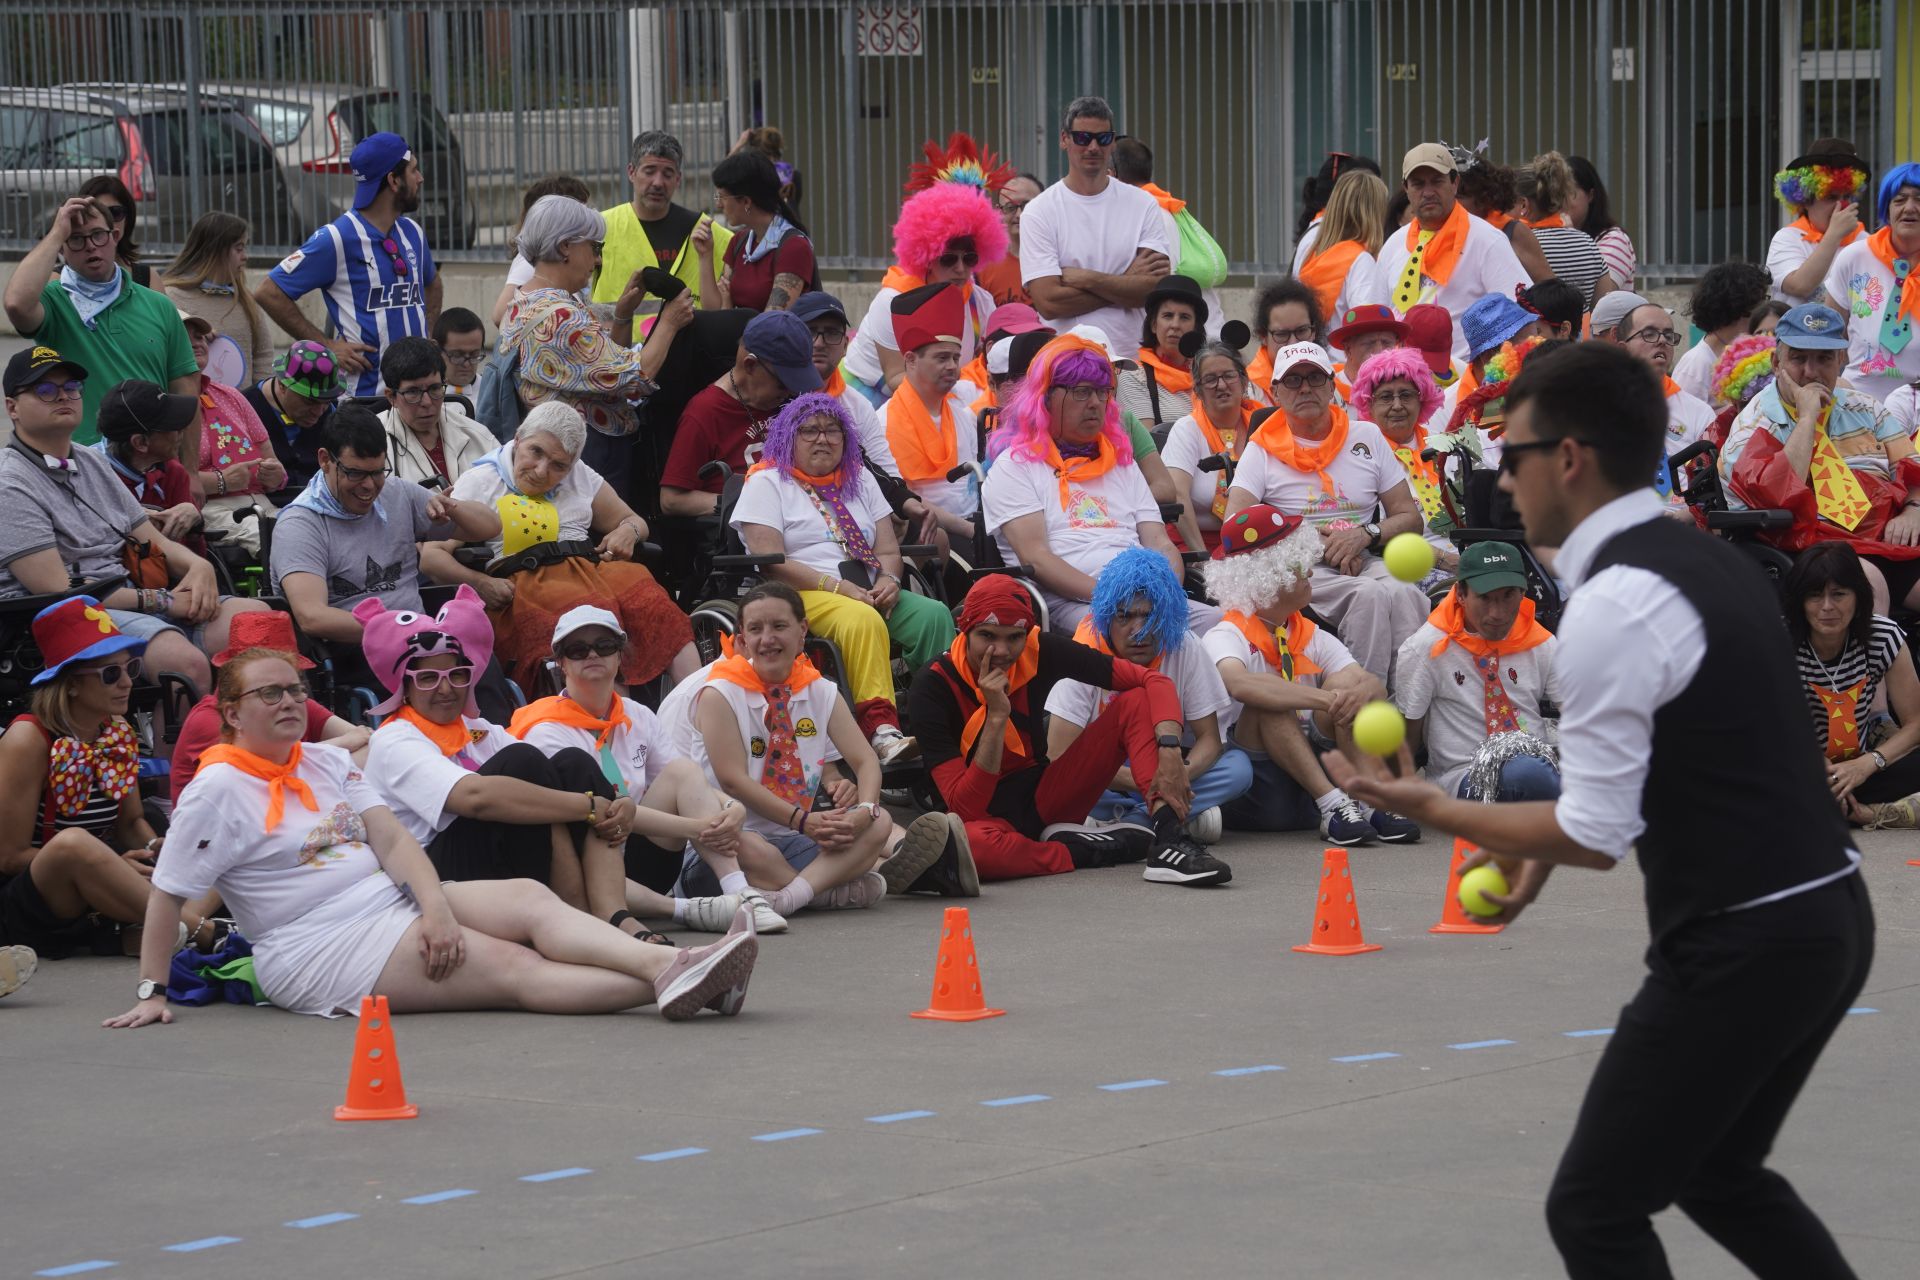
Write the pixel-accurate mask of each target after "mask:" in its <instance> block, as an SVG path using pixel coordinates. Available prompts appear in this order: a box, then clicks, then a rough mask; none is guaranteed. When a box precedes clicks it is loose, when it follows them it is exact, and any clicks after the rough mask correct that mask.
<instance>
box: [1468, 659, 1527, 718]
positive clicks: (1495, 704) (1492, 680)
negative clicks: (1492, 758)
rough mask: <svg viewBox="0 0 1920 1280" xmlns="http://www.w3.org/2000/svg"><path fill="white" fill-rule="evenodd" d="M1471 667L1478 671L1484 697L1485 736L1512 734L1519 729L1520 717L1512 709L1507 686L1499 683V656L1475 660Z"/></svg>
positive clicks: (1511, 700)
mask: <svg viewBox="0 0 1920 1280" xmlns="http://www.w3.org/2000/svg"><path fill="white" fill-rule="evenodd" d="M1473 665H1474V666H1475V667H1477V668H1478V669H1479V671H1480V680H1481V682H1482V686H1483V690H1484V694H1485V697H1486V710H1487V736H1488V737H1492V736H1493V735H1494V734H1496V733H1513V732H1514V731H1516V730H1517V729H1519V728H1520V717H1519V715H1518V713H1516V712H1515V711H1514V709H1513V699H1512V698H1510V697H1508V696H1507V686H1506V685H1504V684H1502V683H1501V682H1500V658H1499V656H1498V655H1497V654H1496V655H1493V656H1490V657H1484V658H1475V659H1474V660H1473Z"/></svg>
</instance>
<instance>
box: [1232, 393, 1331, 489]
mask: <svg viewBox="0 0 1920 1280" xmlns="http://www.w3.org/2000/svg"><path fill="white" fill-rule="evenodd" d="M1327 412H1328V413H1330V414H1332V415H1333V429H1332V430H1331V431H1329V432H1327V438H1326V439H1325V440H1320V441H1316V442H1315V443H1313V444H1302V443H1301V442H1300V440H1299V438H1298V437H1297V436H1295V435H1294V434H1293V430H1292V428H1290V427H1288V426H1287V415H1286V413H1285V412H1280V413H1276V414H1274V415H1273V416H1272V417H1270V418H1268V419H1267V420H1266V421H1265V422H1263V423H1261V424H1260V429H1259V430H1258V431H1256V432H1254V433H1253V442H1254V443H1255V444H1257V445H1259V446H1260V447H1261V448H1262V449H1265V450H1266V451H1267V452H1268V453H1270V454H1272V455H1273V459H1274V461H1276V462H1284V463H1286V464H1287V465H1288V466H1289V467H1292V468H1293V469H1294V470H1295V471H1304V472H1306V473H1307V474H1309V475H1312V476H1314V477H1316V478H1317V479H1318V480H1319V481H1320V487H1321V489H1323V490H1325V492H1326V493H1327V495H1328V496H1329V497H1331V496H1333V493H1334V488H1333V477H1332V476H1330V475H1328V474H1327V468H1328V467H1329V466H1331V465H1332V464H1333V460H1334V459H1335V458H1338V457H1339V456H1340V454H1341V451H1342V450H1344V449H1345V448H1346V447H1347V411H1346V410H1345V409H1344V408H1342V407H1341V406H1339V405H1337V404H1332V405H1328V406H1327Z"/></svg>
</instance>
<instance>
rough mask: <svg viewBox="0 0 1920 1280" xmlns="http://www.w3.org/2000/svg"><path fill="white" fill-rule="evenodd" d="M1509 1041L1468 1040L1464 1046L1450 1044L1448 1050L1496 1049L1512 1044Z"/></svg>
mask: <svg viewBox="0 0 1920 1280" xmlns="http://www.w3.org/2000/svg"><path fill="white" fill-rule="evenodd" d="M1512 1043H1513V1041H1511V1040H1469V1041H1467V1042H1466V1043H1465V1044H1450V1045H1448V1046H1447V1048H1449V1049H1496V1048H1498V1047H1499V1046H1501V1045H1503V1044H1512Z"/></svg>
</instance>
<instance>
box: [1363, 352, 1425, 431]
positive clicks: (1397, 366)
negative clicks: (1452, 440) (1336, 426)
mask: <svg viewBox="0 0 1920 1280" xmlns="http://www.w3.org/2000/svg"><path fill="white" fill-rule="evenodd" d="M1400 378H1404V379H1406V380H1407V381H1408V382H1411V383H1412V384H1413V389H1414V390H1415V391H1416V392H1418V393H1419V396H1420V422H1421V424H1422V425H1424V424H1425V423H1426V421H1427V419H1428V418H1431V417H1432V416H1433V411H1434V410H1435V409H1438V408H1439V407H1440V400H1441V395H1440V388H1439V387H1437V386H1435V385H1434V382H1433V370H1431V369H1429V368H1427V359H1426V357H1425V356H1423V355H1421V354H1420V349H1419V348H1418V347H1394V348H1392V349H1391V350H1387V351H1382V352H1381V353H1380V354H1378V355H1374V356H1369V357H1367V362H1366V363H1365V364H1363V365H1361V366H1360V372H1359V373H1357V374H1355V375H1354V379H1353V394H1352V395H1350V396H1348V397H1347V400H1348V402H1349V403H1351V404H1352V405H1353V407H1354V409H1355V410H1356V411H1358V413H1359V414H1360V416H1361V417H1362V418H1365V419H1366V420H1367V421H1368V422H1372V421H1373V393H1374V392H1376V391H1378V390H1379V389H1380V388H1381V387H1382V386H1383V385H1384V384H1386V383H1389V382H1393V381H1395V380H1397V379H1400Z"/></svg>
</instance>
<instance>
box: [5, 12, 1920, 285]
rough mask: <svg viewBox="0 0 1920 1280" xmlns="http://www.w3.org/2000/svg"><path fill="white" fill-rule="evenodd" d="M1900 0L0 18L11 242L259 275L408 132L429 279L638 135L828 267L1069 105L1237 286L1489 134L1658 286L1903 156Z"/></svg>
mask: <svg viewBox="0 0 1920 1280" xmlns="http://www.w3.org/2000/svg"><path fill="white" fill-rule="evenodd" d="M1916 84H1920V0H1691V2H1690V0H936V2H933V3H923V4H895V3H885V2H879V0H874V2H869V3H829V2H826V0H705V2H704V3H691V2H685V0H683V2H680V3H654V4H637V3H636V4H632V5H629V6H626V7H618V6H613V5H608V4H605V3H588V2H587V0H521V2H519V3H514V4H510V5H509V4H502V3H497V2H494V3H488V2H486V0H393V2H390V3H382V4H373V3H367V2H366V0H61V2H60V3H58V4H53V3H49V2H48V0H36V2H34V3H26V2H23V0H0V249H13V250H16V251H17V250H19V249H21V248H24V247H25V246H27V245H28V244H31V243H32V242H33V241H34V240H36V239H37V238H38V237H39V236H40V235H41V234H42V233H43V231H44V228H45V226H46V224H47V222H48V220H49V219H50V217H51V214H52V211H53V209H54V208H56V207H57V205H58V203H59V200H60V198H62V197H64V196H65V195H67V194H70V193H71V192H72V191H73V189H74V188H75V187H77V186H78V185H79V184H80V182H82V181H84V180H85V179H86V178H88V177H91V176H93V175H96V174H101V173H107V174H113V175H116V176H118V177H119V178H121V180H122V181H124V182H125V183H126V184H127V186H128V187H129V188H130V189H131V190H132V193H133V194H134V196H135V197H136V205H137V208H138V210H139V227H138V236H139V238H140V239H141V240H142V242H143V243H144V244H146V245H147V246H148V248H149V256H150V257H152V256H158V255H160V254H164V253H166V252H167V251H168V250H170V249H171V248H172V247H174V246H177V245H178V244H179V243H180V241H181V239H182V238H183V237H184V236H185V233H186V230H187V228H188V227H189V226H191V225H192V223H193V221H194V220H195V219H196V218H197V217H198V216H200V215H201V214H203V213H205V212H207V211H210V210H216V209H218V210H226V211H230V212H234V213H239V214H241V215H242V216H244V217H246V218H247V219H248V220H249V222H250V223H251V224H252V227H253V233H252V245H253V247H254V249H255V250H256V252H257V253H259V254H261V255H268V254H274V253H277V252H280V251H282V250H284V249H286V248H288V247H290V246H291V245H294V244H296V243H298V242H299V241H300V240H301V239H302V238H303V237H304V235H305V234H306V233H307V231H309V230H311V229H312V228H313V227H315V226H317V225H319V224H320V223H321V222H324V221H326V220H327V219H329V218H331V217H332V216H335V214H337V213H338V211H339V210H340V209H342V208H344V207H345V205H346V203H347V201H348V198H349V195H350V192H351V189H352V178H351V176H350V175H349V174H348V173H347V172H346V164H345V160H346V154H347V152H348V151H350V150H351V147H352V143H353V141H354V139H356V138H357V137H361V136H364V135H365V134H366V133H369V132H373V131H375V130H378V129H383V128H393V129H397V130H398V131H399V132H402V133H404V134H405V135H406V136H407V137H408V138H409V139H410V140H411V141H412V142H413V144H414V148H415V150H416V152H417V153H418V154H419V158H420V161H421V164H422V167H423V169H424V170H425V171H426V178H427V181H426V187H425V190H424V192H423V203H422V206H421V208H420V210H419V211H418V212H417V213H416V215H415V216H416V217H417V218H419V219H420V220H421V221H422V222H423V223H424V224H425V225H426V227H427V230H428V234H429V236H430V239H431V242H432V244H433V246H434V249H435V253H436V254H437V255H438V256H440V257H442V258H459V257H462V256H472V257H478V258H483V259H488V260H496V261H497V260H499V259H500V258H502V257H503V256H504V255H505V253H506V249H505V245H506V242H507V240H508V238H509V236H510V234H511V230H512V227H513V225H514V222H515V220H516V218H517V216H518V214H519V210H520V201H521V194H522V192H523V190H524V188H525V187H526V185H527V184H528V183H530V182H532V181H533V180H534V179H536V178H539V177H541V176H543V175H545V174H548V173H552V172H556V171H558V172H569V173H573V174H575V175H577V176H578V177H580V178H581V179H583V180H584V181H586V182H587V183H588V185H589V186H590V187H591V189H592V190H593V192H594V194H595V196H596V198H597V199H599V200H601V201H602V202H604V203H607V204H611V203H613V202H615V201H617V200H620V199H623V198H625V197H626V196H627V194H628V188H627V181H626V176H625V171H624V165H625V160H626V151H627V144H628V140H629V139H630V138H631V137H632V136H633V134H634V133H635V132H637V131H639V130H640V129H643V128H666V129H667V130H669V131H671V132H673V133H675V134H676V135H677V136H678V137H679V138H680V140H681V142H682V144H683V145H684V147H685V152H686V162H685V165H684V182H683V186H682V189H681V193H680V200H681V202H682V203H683V204H690V205H705V204H706V203H707V202H708V201H709V200H710V197H711V183H710V182H709V181H708V177H707V175H708V173H709V171H710V170H711V168H712V166H713V165H714V164H715V163H716V162H717V161H718V160H719V159H721V158H722V157H723V156H724V155H725V154H726V152H727V151H728V150H729V149H730V148H731V147H732V146H733V145H734V144H735V140H736V139H737V138H738V136H739V135H740V134H741V132H742V131H743V130H745V129H747V128H749V127H751V126H757V125H762V124H768V125H773V126H776V127H778V129H779V130H780V131H781V133H782V134H783V136H784V144H785V156H784V158H785V159H786V160H787V161H788V162H789V163H791V164H793V165H794V166H795V167H796V168H797V169H798V170H799V171H800V174H801V199H800V204H799V208H800V212H801V214H802V216H803V219H804V220H805V221H806V223H807V224H808V226H809V229H810V230H811V231H812V233H813V239H814V241H815V243H816V245H817V247H818V249H819V252H820V257H821V261H822V263H823V265H825V266H828V267H842V268H844V267H862V268H867V267H877V266H883V265H885V264H886V262H887V261H888V259H889V257H890V247H891V246H890V227H891V225H892V221H893V217H894V214H895V212H896V210H897V208H898V202H899V196H900V182H901V180H902V178H903V177H904V175H905V171H906V168H907V166H908V165H909V164H910V163H912V162H913V161H914V160H915V159H917V158H918V155H919V150H920V146H921V144H922V143H923V142H924V141H926V140H928V139H933V138H944V136H945V135H946V134H947V133H948V132H950V131H952V130H954V129H965V130H967V131H969V132H972V133H973V134H974V135H975V136H976V137H978V138H979V139H980V140H981V141H983V142H984V143H986V144H987V145H989V146H991V147H993V148H994V149H996V150H997V151H999V152H1001V153H1002V154H1003V155H1004V156H1006V157H1007V158H1008V159H1010V160H1011V161H1012V162H1014V163H1015V164H1016V165H1017V166H1018V167H1020V168H1022V169H1026V170H1030V171H1032V172H1034V173H1036V174H1039V175H1040V176H1041V177H1042V178H1044V179H1047V180H1051V179H1052V178H1054V177H1057V176H1058V175H1059V173H1060V172H1061V169H1062V161H1061V155H1060V151H1059V149H1058V146H1057V143H1056V136H1057V130H1058V127H1059V125H1058V119H1057V116H1058V113H1059V110H1060V108H1061V107H1062V105H1063V104H1064V103H1066V102H1067V101H1068V100H1069V99H1070V98H1072V97H1073V96H1075V95H1076V94H1078V93H1082V92H1096V93H1101V94H1104V95H1105V96H1106V97H1108V98H1109V99H1110V100H1111V101H1112V102H1113V103H1114V105H1115V108H1116V110H1117V111H1118V113H1119V116H1120V120H1119V124H1120V127H1121V128H1122V130H1124V131H1126V132H1130V133H1134V134H1137V135H1139V136H1141V137H1142V138H1143V139H1145V140H1146V141H1147V142H1148V143H1149V144H1150V145H1151V146H1152V148H1153V150H1154V152H1155V155H1156V161H1157V166H1158V172H1157V173H1156V175H1155V177H1156V180H1157V181H1158V182H1159V183H1160V185H1162V186H1164V187H1167V188H1168V189H1170V190H1172V191H1173V192H1174V193H1175V194H1177V195H1180V196H1182V197H1183V198H1185V199H1187V200H1188V201H1189V202H1190V207H1191V208H1192V210H1193V211H1194V212H1195V213H1196V215H1197V216H1198V217H1199V218H1200V219H1201V221H1202V222H1204V223H1206V224H1207V225H1208V227H1209V229H1210V230H1211V231H1212V232H1213V234H1214V236H1215V237H1216V239H1218V240H1219V241H1220V243H1221V244H1222V245H1223V246H1224V247H1225V248H1226V250H1227V253H1228V256H1229V258H1230V259H1231V260H1232V262H1233V265H1234V267H1235V269H1236V270H1237V271H1241V272H1271V271H1274V270H1278V269H1280V268H1281V266H1282V265H1283V264H1284V263H1286V262H1287V261H1288V259H1289V256H1290V252H1291V248H1292V235H1293V224H1294V217H1295V211H1296V208H1297V201H1298V195H1299V190H1300V185H1301V182H1302V180H1303V179H1304V177H1305V176H1306V175H1308V174H1310V173H1311V172H1312V171H1313V170H1314V168H1316V167H1317V165H1318V163H1319V161H1320V158H1321V157H1322V156H1323V155H1324V153H1325V152H1327V151H1328V150H1331V149H1340V150H1347V151H1358V152H1363V153H1366V154H1371V155H1374V156H1376V157H1379V158H1380V159H1381V160H1382V162H1383V167H1384V168H1385V169H1386V170H1387V172H1388V177H1389V180H1390V181H1391V180H1392V179H1393V178H1394V177H1395V176H1397V175H1396V174H1395V173H1394V161H1395V160H1396V159H1397V157H1398V156H1399V155H1400V153H1401V152H1402V151H1403V150H1404V149H1405V148H1406V147H1407V146H1409V145H1411V144H1412V143H1414V142H1418V141H1422V140H1428V139H1433V138H1442V139H1445V140H1446V141H1448V142H1455V143H1466V144H1469V145H1471V144H1473V143H1475V142H1478V141H1479V140H1481V139H1483V138H1484V139H1487V140H1488V142H1489V152H1490V154H1491V155H1493V156H1494V157H1495V158H1496V159H1499V160H1501V161H1502V162H1504V163H1509V164H1518V163H1523V162H1525V161H1526V160H1527V159H1528V158H1530V157H1531V156H1532V155H1534V154H1535V153H1536V152H1539V151H1544V150H1547V149H1549V148H1553V149H1558V150H1560V151H1562V152H1565V153H1568V154H1580V155H1586V156H1588V157H1590V158H1592V159H1593V160H1594V161H1595V163H1596V164H1597V166H1598V167H1599V169H1600V172H1601V173H1602V175H1603V176H1604V177H1605V179H1606V180H1607V182H1608V184H1609V187H1610V190H1611V194H1612V197H1613V204H1614V210H1615V213H1616V216H1617V217H1618V218H1619V220H1620V221H1621V222H1622V223H1623V224H1624V225H1625V226H1626V227H1627V229H1628V230H1629V232H1630V233H1631V234H1632V235H1633V236H1634V238H1635V240H1636V241H1637V243H1638V246H1639V252H1640V262H1641V265H1642V274H1643V276H1644V277H1645V278H1646V279H1648V280H1649V281H1658V280H1663V279H1677V278H1684V277H1687V276H1690V275H1693V274H1696V273H1697V272H1698V271H1700V270H1701V269H1703V268H1704V266H1705V265H1707V264H1710V263H1712V262H1715V261H1719V260H1721V259H1723V258H1727V257H1744V258H1747V259H1750V260H1759V259H1761V258H1763V257H1764V254H1765V248H1766V242H1767V238H1768V237H1769V236H1770V235H1771V234H1772V231H1773V229H1774V228H1775V227H1776V226H1777V225H1778V224H1779V218H1780V211H1779V209H1778V208H1777V206H1775V204H1774V203H1773V200H1772V197H1771V193H1770V178H1771V175H1772V173H1773V171H1774V170H1775V169H1776V168H1778V167H1779V165H1780V163H1781V162H1782V161H1783V160H1785V159H1786V158H1787V157H1789V156H1790V155H1792V154H1794V152H1795V149H1796V147H1798V146H1800V145H1801V144H1803V143H1804V142H1807V141H1811V140H1812V139H1813V138H1814V137H1817V136H1822V135H1828V134H1838V135H1840V136H1844V137H1849V138H1851V139H1852V140H1853V141H1854V142H1855V143H1856V144H1857V145H1858V146H1859V148H1860V150H1861V153H1862V154H1863V155H1865V156H1867V157H1868V158H1869V159H1870V160H1872V161H1873V163H1874V165H1875V168H1876V170H1879V169H1882V168H1883V167H1884V166H1885V165H1886V164H1888V163H1891V162H1892V161H1894V160H1896V159H1904V158H1910V157H1912V156H1913V155H1914V154H1915V153H1916V152H1920V96H1917V95H1916V91H1915V88H1914V86H1915V85H1916Z"/></svg>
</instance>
